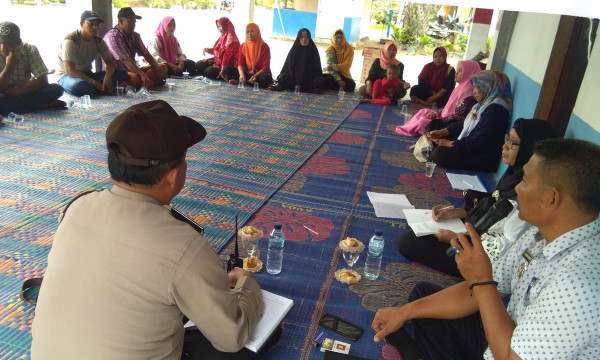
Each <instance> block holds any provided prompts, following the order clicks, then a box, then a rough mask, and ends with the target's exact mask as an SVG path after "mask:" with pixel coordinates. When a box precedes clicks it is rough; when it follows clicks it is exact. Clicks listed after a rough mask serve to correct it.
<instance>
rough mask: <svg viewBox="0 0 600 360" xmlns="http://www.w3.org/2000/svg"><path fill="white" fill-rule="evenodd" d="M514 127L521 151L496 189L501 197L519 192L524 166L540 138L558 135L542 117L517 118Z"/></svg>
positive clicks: (509, 196) (507, 197)
mask: <svg viewBox="0 0 600 360" xmlns="http://www.w3.org/2000/svg"><path fill="white" fill-rule="evenodd" d="M513 129H515V131H516V132H517V135H519V138H520V141H521V142H520V145H519V152H518V153H517V158H516V160H515V163H514V165H512V166H509V167H508V168H507V169H506V171H505V172H504V175H502V178H500V181H498V186H496V190H498V192H499V196H500V198H505V199H515V198H516V197H517V193H516V192H515V186H517V184H518V183H519V182H521V180H522V179H523V166H525V164H527V162H528V161H529V158H530V157H531V156H532V155H533V146H534V145H535V143H536V142H538V141H539V140H544V139H547V138H552V137H556V134H555V133H554V129H552V126H551V125H550V124H549V123H548V122H547V121H544V120H540V119H523V118H521V119H517V121H515V124H514V125H513Z"/></svg>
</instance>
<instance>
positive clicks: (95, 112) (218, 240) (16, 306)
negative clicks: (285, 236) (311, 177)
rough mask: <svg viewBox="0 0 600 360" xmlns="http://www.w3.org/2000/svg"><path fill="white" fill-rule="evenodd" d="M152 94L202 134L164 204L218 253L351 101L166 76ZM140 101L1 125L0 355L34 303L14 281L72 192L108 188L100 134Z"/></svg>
mask: <svg viewBox="0 0 600 360" xmlns="http://www.w3.org/2000/svg"><path fill="white" fill-rule="evenodd" d="M174 81H175V83H176V86H175V91H174V92H172V93H170V92H166V91H165V92H160V93H153V94H152V95H153V98H160V99H164V100H166V101H168V102H169V103H170V104H171V105H172V106H173V107H174V108H175V110H177V111H178V113H179V114H181V115H186V116H189V117H191V118H194V119H197V120H198V121H200V122H201V123H202V124H203V125H204V126H205V127H206V128H207V132H208V136H207V138H206V139H205V140H204V141H202V142H201V143H200V144H198V145H197V146H195V147H193V148H192V149H190V150H189V151H188V157H187V159H188V174H187V175H188V180H187V182H186V184H185V187H184V189H183V190H182V192H181V193H180V195H179V196H177V197H176V198H175V199H174V200H173V204H174V206H175V207H177V208H178V209H179V210H181V211H182V212H184V213H186V214H188V215H189V216H190V217H192V218H193V219H194V220H195V221H197V222H198V223H200V224H202V225H203V226H204V228H205V232H206V235H207V238H208V240H209V241H210V242H211V244H213V246H214V248H215V249H216V250H217V251H219V250H220V249H221V248H222V247H223V246H224V245H225V244H226V243H227V241H228V240H229V239H230V238H231V237H232V235H233V233H234V231H235V216H236V215H237V216H238V218H239V220H238V221H239V224H240V226H241V224H243V223H244V222H245V221H246V220H247V219H248V218H249V217H250V216H251V215H252V214H253V213H254V212H255V211H256V210H257V209H258V208H259V207H260V206H261V205H262V204H263V203H264V202H265V201H266V200H267V199H268V198H269V197H270V196H271V195H272V194H273V193H274V192H275V191H276V190H277V189H278V188H279V187H280V186H281V185H282V184H283V183H284V182H285V181H286V180H287V179H288V178H289V177H290V176H292V175H293V174H294V172H295V171H296V170H297V169H298V168H299V167H300V166H301V165H302V164H303V163H304V162H305V161H306V159H307V158H308V157H309V156H310V155H311V154H312V153H313V152H314V151H315V150H316V149H317V148H318V147H319V146H320V145H321V144H322V143H323V142H324V141H325V140H326V139H327V138H328V137H329V136H330V135H331V134H332V133H333V132H334V130H335V129H336V128H337V127H338V126H339V124H340V123H341V122H342V121H343V120H344V118H346V117H347V115H348V114H349V113H350V112H351V111H352V110H353V109H354V107H355V106H356V101H353V100H351V99H346V100H344V101H339V100H338V99H337V96H336V95H335V94H331V95H310V94H300V95H294V94H292V93H289V92H269V91H264V90H261V91H260V92H253V91H252V89H250V88H245V89H238V88H237V87H234V86H229V85H225V84H222V83H220V84H217V85H208V84H203V83H200V82H197V81H187V82H185V81H183V80H174ZM141 101H143V100H141V99H132V98H116V97H103V98H100V99H97V100H92V102H93V109H87V110H83V109H70V110H62V111H61V110H51V111H41V112H36V113H33V114H26V115H25V117H26V121H25V122H23V123H20V124H0V213H1V214H2V216H1V217H0V312H1V313H2V316H1V317H2V319H1V322H0V359H21V358H26V357H27V356H28V354H29V346H30V342H31V336H30V334H29V331H30V326H31V321H32V319H33V314H34V311H33V310H34V308H33V307H32V306H31V305H28V304H24V303H23V302H21V301H20V300H19V299H18V292H19V289H20V287H21V284H22V281H23V280H24V279H26V278H30V277H37V276H42V275H43V272H44V269H45V267H46V259H47V255H48V252H49V251H50V248H51V244H52V237H53V235H54V233H55V231H56V228H57V218H58V214H59V212H60V209H61V208H62V207H63V206H64V205H65V204H66V203H68V202H69V201H70V200H71V199H72V198H73V196H75V195H76V194H78V193H79V192H81V191H84V190H88V189H93V188H103V187H108V186H111V182H110V179H109V174H108V170H107V168H106V145H105V138H104V134H105V130H106V127H107V125H108V124H109V123H110V121H111V120H112V119H113V118H114V117H115V116H116V115H117V114H118V113H119V112H120V111H122V110H123V109H125V108H127V107H129V106H131V105H132V104H134V103H138V102H141Z"/></svg>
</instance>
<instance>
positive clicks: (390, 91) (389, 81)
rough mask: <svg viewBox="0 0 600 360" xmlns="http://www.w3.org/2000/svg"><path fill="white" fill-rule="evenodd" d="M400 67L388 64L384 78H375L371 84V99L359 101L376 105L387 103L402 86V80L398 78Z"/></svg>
mask: <svg viewBox="0 0 600 360" xmlns="http://www.w3.org/2000/svg"><path fill="white" fill-rule="evenodd" d="M399 74H400V67H398V65H395V64H392V65H389V66H388V68H387V71H386V77H385V78H384V79H378V80H375V83H374V84H373V99H363V100H361V102H370V103H373V104H378V105H389V104H391V103H392V99H394V97H395V96H396V93H398V92H399V91H400V89H401V88H402V81H400V79H399Z"/></svg>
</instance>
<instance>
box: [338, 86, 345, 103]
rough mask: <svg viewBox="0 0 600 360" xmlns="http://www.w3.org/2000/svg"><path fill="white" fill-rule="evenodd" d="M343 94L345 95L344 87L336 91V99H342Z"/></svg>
mask: <svg viewBox="0 0 600 360" xmlns="http://www.w3.org/2000/svg"><path fill="white" fill-rule="evenodd" d="M344 96H346V92H345V91H344V88H342V87H341V88H340V91H338V99H340V100H344Z"/></svg>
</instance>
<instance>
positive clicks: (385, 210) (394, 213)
mask: <svg viewBox="0 0 600 360" xmlns="http://www.w3.org/2000/svg"><path fill="white" fill-rule="evenodd" d="M367 196H368V197H369V200H370V201H371V204H373V208H374V209H375V215H376V216H377V217H384V218H392V219H406V216H405V215H404V212H403V210H404V209H414V208H415V207H414V206H413V205H411V203H410V201H408V198H407V197H406V195H402V194H386V193H376V192H372V191H367Z"/></svg>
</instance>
